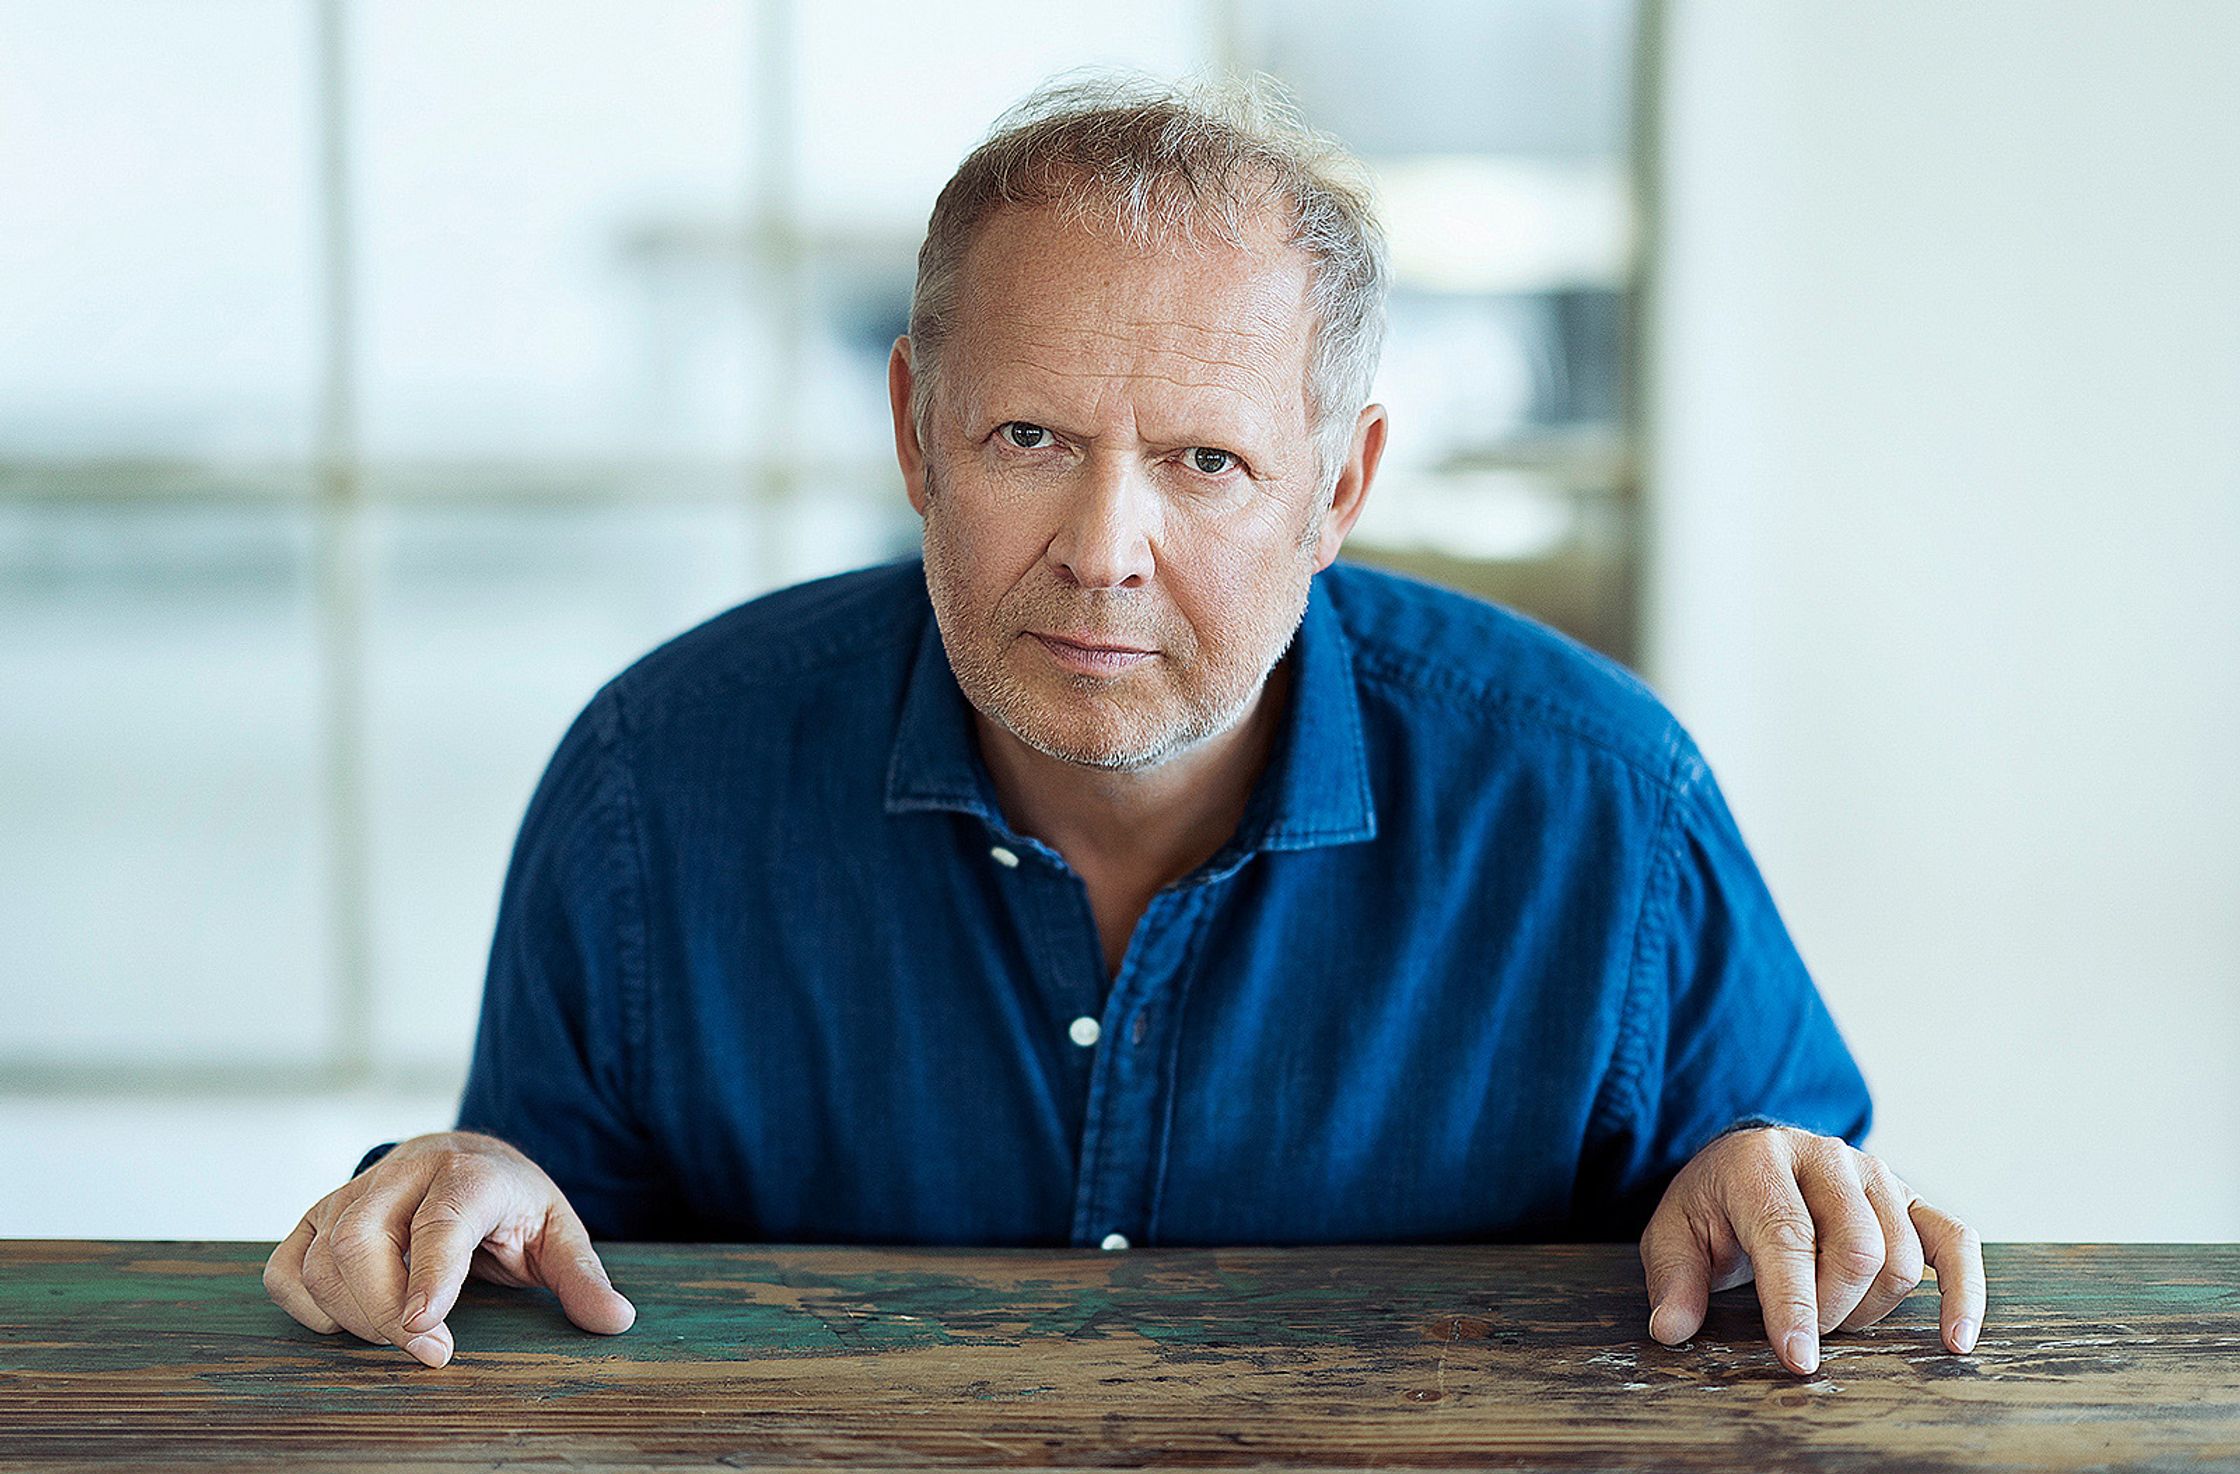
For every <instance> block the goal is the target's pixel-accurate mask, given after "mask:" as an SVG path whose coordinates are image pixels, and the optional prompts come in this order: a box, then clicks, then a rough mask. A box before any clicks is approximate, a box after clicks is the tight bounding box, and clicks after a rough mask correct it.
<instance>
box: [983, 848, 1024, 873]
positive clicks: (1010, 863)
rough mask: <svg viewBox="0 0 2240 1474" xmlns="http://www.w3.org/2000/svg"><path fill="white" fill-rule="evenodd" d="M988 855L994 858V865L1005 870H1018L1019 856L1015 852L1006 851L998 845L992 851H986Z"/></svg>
mask: <svg viewBox="0 0 2240 1474" xmlns="http://www.w3.org/2000/svg"><path fill="white" fill-rule="evenodd" d="M988 853H989V854H991V855H993V856H995V861H996V863H997V864H998V865H1001V866H1002V867H1003V868H1004V869H1006V870H1016V869H1018V868H1019V856H1018V854H1017V853H1016V852H1015V851H1012V850H1007V849H1005V848H1004V847H1003V846H1002V845H1000V844H999V845H997V846H996V847H995V848H994V849H992V850H990V851H988Z"/></svg>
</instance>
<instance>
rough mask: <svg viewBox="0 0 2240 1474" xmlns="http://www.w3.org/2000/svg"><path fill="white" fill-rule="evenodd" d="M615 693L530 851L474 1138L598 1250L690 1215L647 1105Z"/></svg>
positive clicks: (639, 964)
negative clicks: (602, 1243)
mask: <svg viewBox="0 0 2240 1474" xmlns="http://www.w3.org/2000/svg"><path fill="white" fill-rule="evenodd" d="M618 703H619V698H618V696H617V694H616V689H615V688H614V687H613V686H609V687H608V688H607V689H606V690H604V691H602V692H601V693H600V694H599V696H598V697H597V698H595V699H594V700H593V701H592V703H591V704H590V706H588V707H586V708H585V710H584V712H583V714H582V715H581V716H579V717H578V718H577V719H576V721H575V723H574V725H573V726H571V727H570V728H569V730H568V733H567V735H566V736H565V737H563V738H562V739H561V742H560V746H559V749H558V750H557V751H556V752H555V753H554V754H553V757H552V761H551V763H550V764H549V765H548V766H547V767H546V769H545V773H544V777H543V779H542V781H540V782H539V783H538V785H537V789H536V793H535V795H534V796H533V797H532V798H531V799H530V801H529V808H528V812H527V814H526V816H525V817H524V818H523V820H522V823H521V832H520V835H519V837H518V838H517V839H516V840H515V842H514V850H513V859H512V863H511V865H510V866H509V867H508V869H507V873H506V881H505V889H504V891H503V893H502V895H501V897H500V900H499V905H498V925H497V932H496V935H495V937H494V938H493V940H492V942H491V947H490V966H489V971H488V974H487V976H486V978H485V980H484V983H483V991H482V1011H481V1018H480V1023H479V1025H478V1027H477V1030H476V1034H475V1043H474V1056H473V1061H472V1064H471V1065H470V1067H469V1070H468V1074H467V1084H466V1091H465V1094H464V1095H463V1096H462V1098H461V1100H460V1104H459V1120H458V1129H460V1130H462V1131H480V1132H484V1133H486V1134H488V1135H491V1136H496V1137H498V1138H500V1139H501V1140H504V1141H506V1142H509V1143H511V1144H512V1145H514V1146H516V1147H518V1148H520V1150H521V1151H522V1152H524V1153H525V1154H527V1156H528V1157H529V1159H530V1160H531V1161H534V1162H535V1163H536V1164H537V1165H538V1166H540V1167H542V1168H543V1169H544V1170H545V1172H546V1173H548V1174H549V1175H550V1176H551V1177H552V1179H553V1181H554V1182H555V1183H557V1184H558V1185H559V1187H560V1190H561V1191H562V1192H563V1193H565V1194H566V1195H567V1198H568V1202H569V1204H570V1205H571V1206H572V1207H574V1209H575V1210H576V1212H577V1214H578V1215H579V1216H581V1218H582V1219H583V1221H584V1226H585V1227H586V1228H587V1229H589V1230H590V1232H591V1235H592V1237H593V1238H659V1237H663V1236H664V1235H665V1234H666V1232H667V1231H668V1230H669V1229H670V1228H671V1227H673V1226H674V1224H675V1220H676V1210H675V1205H674V1201H673V1196H672V1193H671V1191H670V1181H669V1178H668V1176H667V1174H666V1171H665V1169H664V1167H663V1165H662V1158H661V1154H660V1153H659V1152H658V1151H657V1150H656V1145H657V1144H656V1143H655V1141H654V1140H653V1139H652V1137H651V1135H650V1134H649V1132H648V1131H647V1129H646V1126H645V1123H644V1120H643V1118H642V1115H641V1112H640V1110H639V1109H638V1101H639V1099H640V1097H639V1095H638V1093H637V1089H638V1086H639V1083H640V1082H639V1080H638V1078H637V1076H636V1073H635V1070H634V1066H635V1064H636V1062H637V1061H638V1060H639V1059H640V1058H641V1057H642V1055H643V1047H642V1046H643V1041H644V1037H645V1006H646V1004H645V994H646V986H647V983H646V978H645V975H644V963H643V959H644V955H645V948H644V944H643V937H644V924H645V922H644V902H643V887H642V885H641V884H640V880H639V876H640V871H639V864H638V856H639V850H638V846H637V843H636V838H635V834H636V820H635V815H634V812H633V807H632V803H633V800H632V794H631V790H630V787H629V784H628V782H627V776H626V774H625V772H624V770H623V765H622V761H621V758H620V756H619V753H618V749H619V747H620V742H621V739H620V734H619V730H618V729H619V727H620V722H621V715H620V712H619V710H618Z"/></svg>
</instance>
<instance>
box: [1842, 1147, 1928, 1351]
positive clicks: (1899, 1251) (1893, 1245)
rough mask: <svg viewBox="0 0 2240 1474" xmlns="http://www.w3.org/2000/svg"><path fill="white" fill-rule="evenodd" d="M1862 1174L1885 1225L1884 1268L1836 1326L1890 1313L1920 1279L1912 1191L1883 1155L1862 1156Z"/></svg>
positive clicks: (1852, 1327)
mask: <svg viewBox="0 0 2240 1474" xmlns="http://www.w3.org/2000/svg"><path fill="white" fill-rule="evenodd" d="M1858 1167H1859V1174H1860V1176H1861V1177H1862V1178H1864V1179H1865V1181H1866V1184H1867V1201H1868V1202H1869V1203H1871V1204H1872V1205H1873V1206H1874V1215H1875V1218H1876V1219H1877V1220H1878V1221H1879V1222H1880V1223H1881V1225H1882V1247H1883V1259H1882V1272H1881V1273H1879V1274H1877V1275H1876V1276H1875V1277H1874V1283H1873V1284H1872V1285H1871V1286H1870V1287H1869V1288H1868V1290H1867V1294H1866V1298H1865V1299H1863V1300H1861V1301H1860V1302H1859V1305H1858V1308H1857V1309H1855V1310H1853V1311H1852V1312H1851V1314H1850V1315H1849V1316H1847V1317H1845V1319H1844V1321H1843V1323H1842V1325H1840V1326H1839V1327H1838V1328H1837V1329H1839V1330H1845V1331H1856V1330H1858V1329H1860V1328H1861V1327H1863V1326H1871V1325H1873V1324H1874V1323H1875V1322H1876V1321H1878V1320H1880V1319H1882V1318H1883V1317H1884V1316H1886V1315H1888V1314H1889V1313H1890V1312H1891V1311H1893V1310H1895V1309H1897V1307H1898V1306H1899V1305H1900V1304H1901V1303H1902V1302H1903V1301H1904V1300H1905V1298H1906V1296H1908V1295H1910V1294H1912V1293H1913V1291H1914V1288H1915V1286H1917V1285H1919V1284H1920V1283H1921V1266H1922V1251H1921V1235H1920V1234H1919V1233H1918V1232H1916V1231H1915V1229H1914V1226H1913V1219H1912V1217H1911V1216H1910V1215H1909V1214H1908V1213H1907V1212H1906V1204H1907V1203H1909V1202H1911V1201H1913V1192H1912V1190H1911V1189H1909V1188H1908V1187H1907V1186H1906V1185H1905V1183H1903V1182H1901V1181H1900V1180H1899V1179H1898V1174H1896V1173H1895V1172H1892V1171H1891V1170H1890V1167H1889V1164H1888V1163H1886V1162H1884V1161H1883V1160H1882V1158H1880V1157H1875V1156H1862V1157H1861V1158H1860V1159H1859V1162H1858Z"/></svg>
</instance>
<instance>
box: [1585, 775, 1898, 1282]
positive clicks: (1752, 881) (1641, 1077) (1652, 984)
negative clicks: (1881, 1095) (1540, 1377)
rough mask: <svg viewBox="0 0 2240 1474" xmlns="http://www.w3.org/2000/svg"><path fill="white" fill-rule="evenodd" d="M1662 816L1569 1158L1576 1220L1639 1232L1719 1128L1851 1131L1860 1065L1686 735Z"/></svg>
mask: <svg viewBox="0 0 2240 1474" xmlns="http://www.w3.org/2000/svg"><path fill="white" fill-rule="evenodd" d="M1683 762H1684V764H1685V771H1686V777H1685V780H1684V781H1683V782H1682V783H1681V784H1680V785H1679V786H1678V787H1677V788H1676V790H1675V792H1674V793H1673V796H1672V798H1671V800H1670V805H1669V808H1668V810H1667V813H1666V816H1665V820H1664V822H1663V824H1662V825H1661V826H1660V836H1659V846H1658V854H1657V856H1656V859H1655V862H1654V863H1653V865H1652V866H1651V868H1650V872H1649V881H1648V884H1647V887H1646V890H1645V893H1644V896H1643V900H1642V908H1641V917H1640V920H1639V923H1638V926H1637V929H1636V935H1635V946H1634V952H1633V959H1632V964H1631V973H1630V978H1629V985H1628V987H1627V989H1626V1004H1625V1010H1624V1011H1625V1017H1624V1020H1623V1022H1622V1024H1621V1026H1620V1031H1619V1037H1618V1044H1617V1049H1616V1052H1615V1054H1614V1057H1613V1060H1612V1063H1611V1067H1610V1072H1609V1075H1608V1077H1607V1078H1606V1079H1605V1081H1604V1083H1603V1088H1602V1090H1601V1092H1600V1094H1599V1095H1598V1097H1597V1099H1596V1102H1595V1107H1594V1112H1593V1117H1592V1119H1591V1121H1590V1124H1589V1128H1588V1141H1587V1150H1586V1152H1585V1155H1584V1159H1583V1161H1582V1163H1581V1171H1580V1177H1579V1192H1578V1196H1577V1198H1576V1199H1575V1205H1574V1207H1575V1213H1574V1217H1575V1223H1576V1225H1577V1227H1578V1228H1579V1230H1580V1233H1579V1236H1580V1237H1582V1238H1588V1239H1611V1240H1614V1239H1630V1238H1636V1237H1638V1236H1639V1235H1640V1233H1641V1231H1642V1230H1643V1229H1644V1228H1646V1227H1647V1226H1648V1222H1649V1218H1650V1215H1651V1214H1653V1213H1654V1212H1655V1211H1656V1207H1657V1204H1658V1202H1659V1201H1660V1200H1661V1199H1662V1198H1663V1196H1664V1190H1665V1188H1666V1187H1667V1186H1669V1185H1670V1183H1671V1181H1672V1179H1673V1177H1674V1176H1675V1175H1676V1174H1677V1173H1678V1172H1679V1171H1680V1169H1681V1168H1682V1167H1684V1166H1686V1165H1687V1163H1688V1162H1689V1160H1690V1159H1691V1158H1693V1157H1694V1156H1695V1155H1696V1153H1698V1152H1700V1151H1701V1150H1702V1149H1703V1148H1704V1147H1705V1146H1707V1145H1709V1144H1710V1143H1711V1141H1712V1140H1714V1139H1715V1138H1717V1137H1719V1136H1722V1135H1724V1134H1726V1133H1727V1132H1729V1131H1734V1130H1739V1129H1742V1128H1744V1127H1748V1126H1768V1125H1781V1126H1796V1127H1801V1128H1802V1129H1804V1130H1807V1131H1812V1132H1816V1133H1819V1134H1821V1135H1826V1136H1840V1137H1842V1138H1843V1139H1844V1140H1845V1141H1847V1142H1849V1143H1850V1144H1851V1145H1853V1146H1858V1145H1860V1144H1861V1143H1862V1142H1863V1141H1864V1140H1865V1139H1866V1134H1867V1130H1868V1128H1869V1126H1870V1125H1871V1124H1872V1122H1873V1102H1872V1100H1871V1098H1870V1097H1869V1095H1868V1092H1867V1084H1866V1080H1865V1078H1864V1077H1863V1076H1862V1075H1861V1074H1860V1072H1859V1067H1858V1065H1857V1063H1856V1062H1855V1061H1854V1060H1853V1059H1852V1057H1851V1052H1850V1050H1849V1049H1848V1048H1847V1047H1846V1046H1845V1044H1844V1041H1843V1037H1842V1035H1841V1033H1840V1032H1839V1031H1838V1030H1837V1028H1836V1023H1835V1020H1834V1018H1833V1017H1832V1016H1830V1014H1829V1012H1828V1009H1827V1006H1826V1004H1825V1003H1824V1002H1823V1001H1822V999H1821V997H1820V992H1819V989H1817V988H1816V987H1815V986H1814V985H1813V982H1812V978H1811V975H1810V974H1809V973H1808V972H1807V971H1806V970H1805V965H1804V960H1803V959H1802V958H1801V957H1800V956H1798V954H1797V949H1796V946H1795V944H1794V943H1793V942H1792V941H1791V940H1790V937H1789V933H1788V929H1787V928H1786V927H1785V926H1784V925H1783V924H1782V921H1781V917H1780V914H1779V912H1778V911H1777V910H1776V909H1775V907H1774V902H1773V897H1772V895H1771V894H1770V893H1769V892H1768V891H1767V889H1766V885H1765V881H1764V879H1763V877H1762V876H1760V874H1759V873H1758V868H1757V865H1756V864H1755V862H1753V861H1752V859H1751V857H1750V853H1749V850H1748V849H1747V848H1746V847H1745V846H1744V844H1743V841H1742V835H1741V833H1740V831H1739V830H1738V829H1737V827H1736V824H1735V820H1734V816H1733V815H1732V814H1731V813H1730V812H1728V809H1727V804H1726V800H1725V798H1724V797H1723V796H1722V795H1721V793H1720V791H1719V787H1718V784H1717V782H1716V781H1715V780H1714V779H1713V777H1712V775H1711V772H1710V770H1709V769H1708V768H1707V767H1705V766H1704V765H1703V762H1702V760H1701V759H1700V758H1699V757H1696V756H1695V755H1694V754H1693V753H1692V751H1691V752H1689V753H1687V754H1686V755H1685V757H1684V759H1683Z"/></svg>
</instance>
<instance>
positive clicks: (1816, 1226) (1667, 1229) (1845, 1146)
mask: <svg viewBox="0 0 2240 1474" xmlns="http://www.w3.org/2000/svg"><path fill="white" fill-rule="evenodd" d="M1924 1258H1926V1260H1927V1262H1928V1263H1929V1264H1932V1265H1934V1266H1936V1271H1937V1292H1938V1296H1939V1299H1940V1300H1941V1302H1942V1306H1943V1312H1944V1315H1943V1319H1944V1343H1945V1345H1947V1346H1949V1347H1950V1348H1951V1349H1952V1350H1954V1351H1957V1352H1963V1353H1964V1352H1967V1351H1969V1350H1972V1349H1973V1348H1974V1346H1975V1344H1976V1332H1977V1331H1978V1329H1979V1328H1981V1326H1982V1325H1983V1299H1984V1290H1983V1244H1982V1241H1981V1240H1980V1239H1978V1238H1977V1237H1976V1232H1975V1230H1974V1229H1972V1228H1969V1227H1968V1226H1967V1225H1966V1224H1964V1223H1962V1222H1961V1221H1960V1220H1959V1219H1957V1218H1954V1217H1953V1216H1952V1215H1950V1214H1949V1213H1942V1212H1939V1211H1938V1210H1937V1209H1935V1208H1932V1207H1930V1206H1929V1205H1928V1204H1927V1203H1925V1202H1923V1201H1922V1200H1921V1199H1920V1198H1918V1197H1916V1196H1915V1195H1914V1193H1913V1190H1912V1189H1911V1188H1909V1187H1907V1186H1906V1185H1905V1183H1903V1182H1902V1181H1900V1180H1899V1179H1898V1176H1897V1174H1896V1173H1894V1172H1892V1171H1891V1170H1890V1168H1889V1167H1888V1166H1887V1165H1886V1164H1885V1163H1884V1162H1883V1161H1882V1159H1881V1158H1880V1157H1876V1156H1870V1155H1868V1154H1867V1153H1865V1152H1861V1151H1857V1150H1855V1149H1854V1148H1853V1147H1852V1146H1851V1145H1850V1144H1849V1143H1847V1142H1845V1141H1843V1140H1842V1139H1841V1138H1839V1137H1834V1136H1815V1135H1814V1134H1813V1133H1811V1132H1809V1131H1799V1130H1796V1129H1794V1128H1792V1127H1787V1126H1765V1127H1756V1128H1753V1129H1751V1130H1748V1131H1737V1132H1734V1133H1733V1134H1731V1135H1728V1136H1722V1137H1720V1138H1719V1139H1718V1140H1716V1141H1714V1142H1712V1143H1711V1145H1709V1146H1707V1147H1705V1148H1704V1149H1703V1150H1702V1151H1700V1152H1698V1153H1697V1154H1696V1157H1695V1160H1694V1161H1692V1162H1690V1163H1688V1165H1687V1166H1685V1167H1683V1168H1681V1169H1680V1172H1679V1175H1678V1176H1676V1177H1674V1178H1673V1179H1672V1184H1671V1186H1669V1187H1667V1188H1666V1189H1665V1194H1664V1200H1663V1201H1662V1202H1660V1203H1659V1204H1658V1205H1657V1211H1656V1213H1655V1214H1654V1215H1653V1216H1652V1217H1651V1218H1650V1219H1649V1227H1648V1229H1647V1231H1645V1232H1644V1233H1643V1234H1642V1235H1641V1264H1642V1268H1643V1269H1645V1270H1646V1271H1647V1272H1648V1276H1649V1305H1650V1312H1649V1334H1650V1335H1652V1336H1654V1337H1655V1338H1656V1339H1657V1340H1659V1341H1662V1342H1664V1343H1665V1344H1666V1345H1678V1344H1679V1343H1680V1342H1682V1341H1685V1340H1687V1339H1688V1338H1689V1337H1690V1336H1692V1335H1694V1334H1695V1333H1696V1331H1697V1329H1698V1328H1699V1327H1701V1326H1702V1325H1703V1317H1704V1312H1705V1311H1706V1310H1707V1309H1708V1308H1709V1305H1710V1297H1711V1292H1712V1291H1713V1290H1725V1289H1730V1288H1732V1287H1733V1286H1735V1285H1739V1284H1742V1283H1744V1282H1745V1281H1747V1280H1748V1279H1750V1277H1751V1276H1752V1274H1753V1273H1755V1274H1756V1276H1757V1280H1758V1304H1759V1306H1760V1307H1761V1308H1762V1309H1763V1310H1764V1311H1765V1318H1766V1336H1767V1338H1768V1339H1769V1340H1771V1341H1772V1342H1773V1345H1774V1349H1775V1351H1776V1352H1778V1353H1779V1355H1780V1357H1781V1360H1782V1362H1783V1363H1784V1364H1785V1365H1787V1366H1788V1368H1789V1369H1790V1370H1791V1371H1793V1372H1796V1373H1798V1374H1800V1375H1809V1374H1810V1373H1811V1372H1812V1371H1813V1370H1814V1369H1815V1368H1817V1367H1818V1366H1819V1365H1820V1338H1821V1337H1822V1336H1824V1335H1826V1334H1828V1333H1829V1332H1830V1331H1835V1330H1846V1331H1849V1330H1856V1329H1858V1328H1859V1327H1861V1326H1870V1325H1873V1324H1874V1323H1875V1322H1876V1321H1878V1320H1880V1319H1882V1318H1883V1317H1884V1316H1885V1315H1888V1314H1889V1313H1890V1312H1891V1310H1893V1309H1894V1308H1896V1306H1897V1304H1898V1302H1899V1301H1901V1300H1903V1299H1905V1297H1906V1295H1907V1293H1908V1292H1909V1291H1911V1290H1912V1289H1913V1288H1914V1286H1916V1285H1918V1284H1920V1283H1921V1269H1922V1263H1923V1260H1924Z"/></svg>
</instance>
